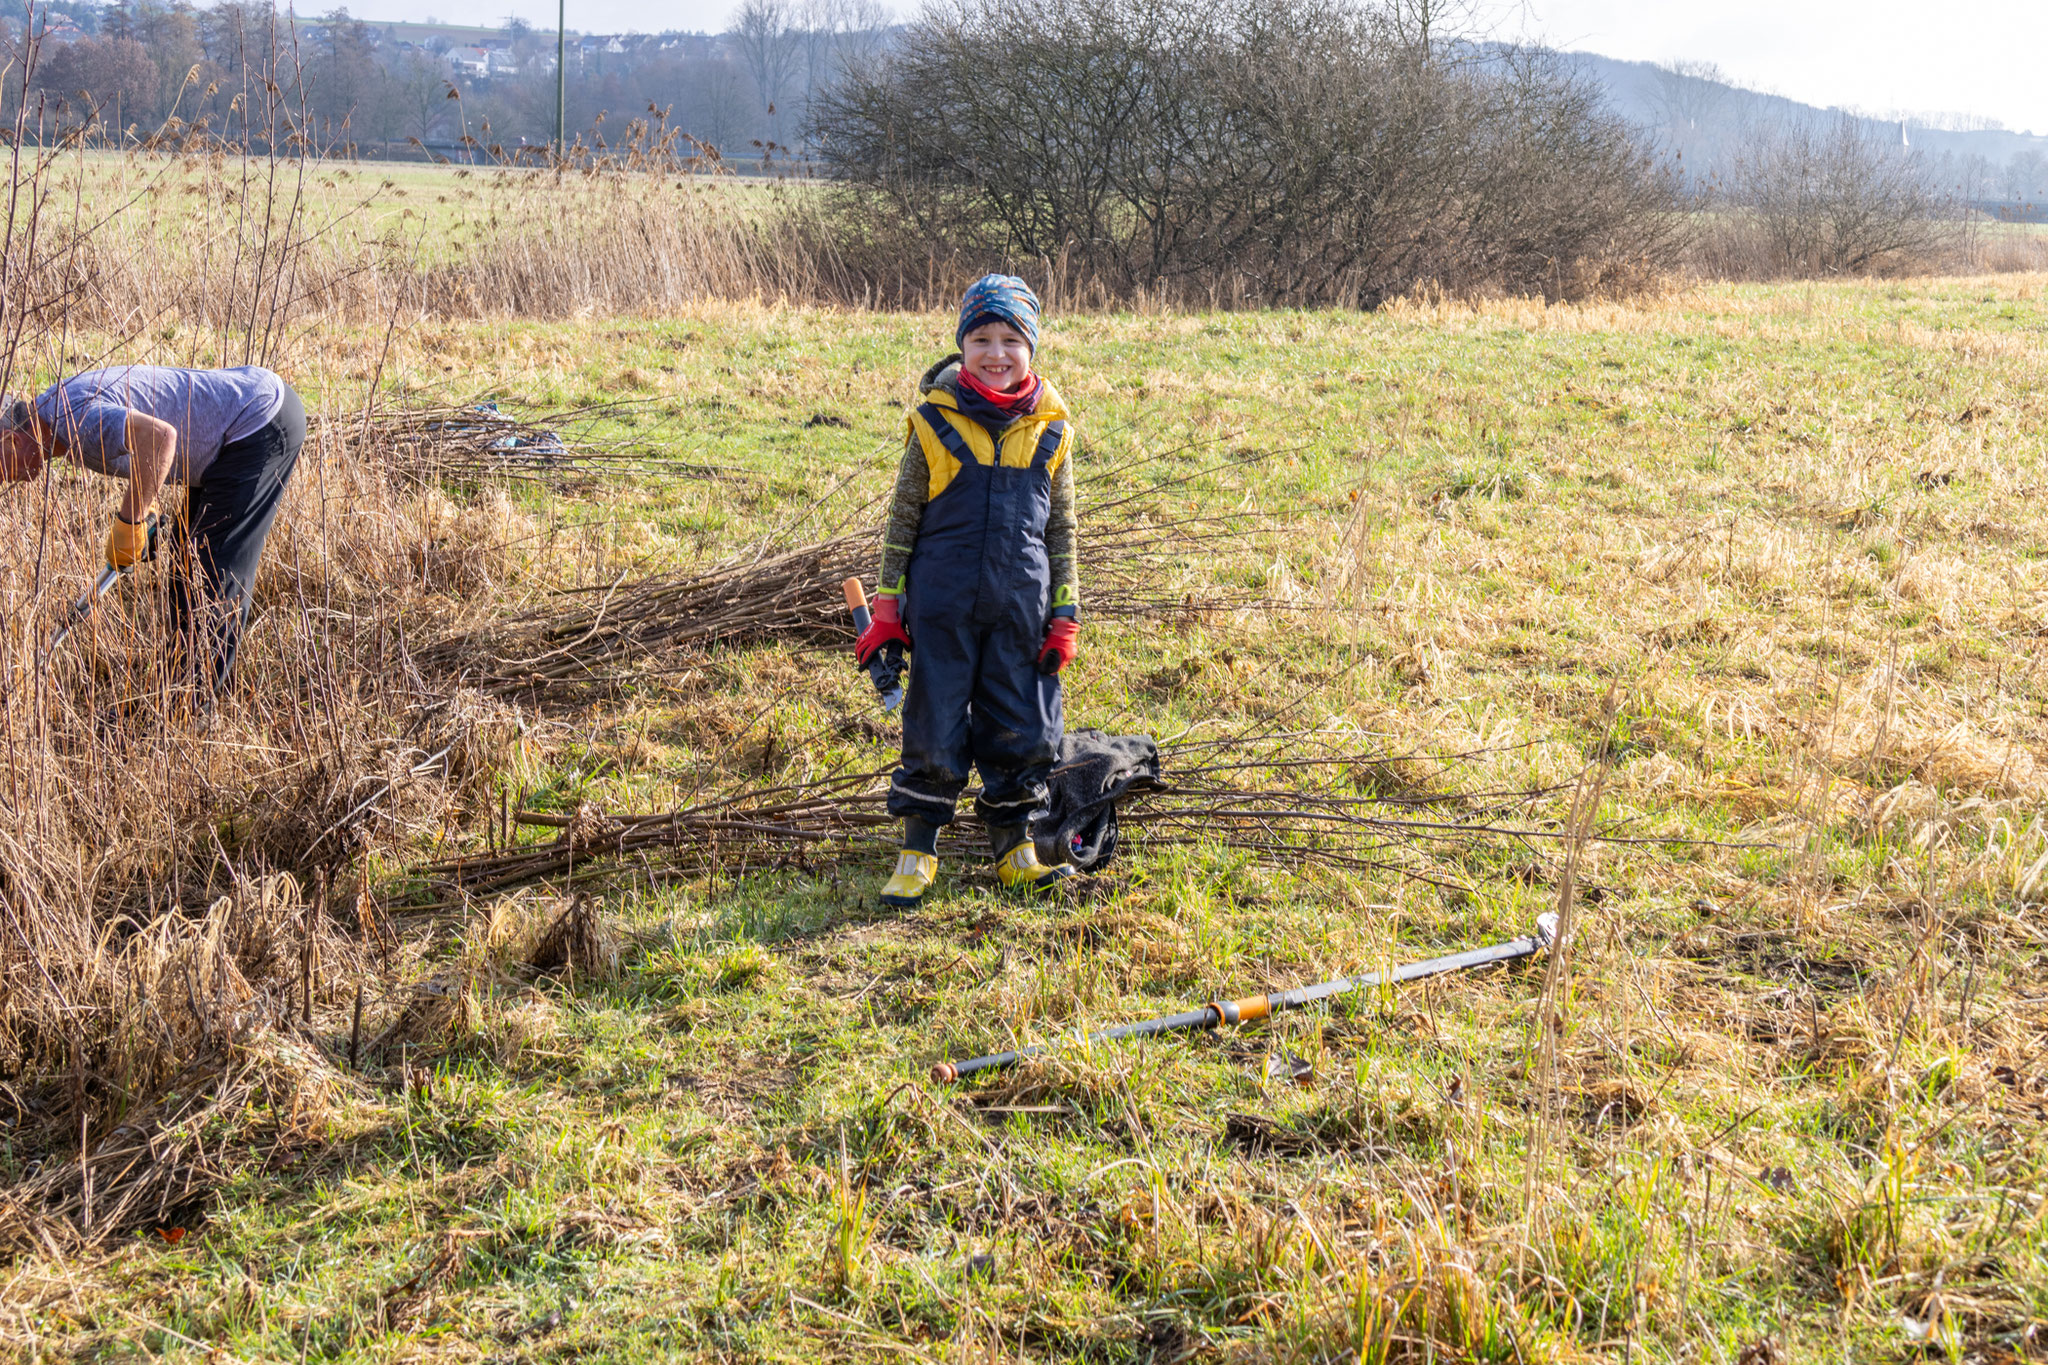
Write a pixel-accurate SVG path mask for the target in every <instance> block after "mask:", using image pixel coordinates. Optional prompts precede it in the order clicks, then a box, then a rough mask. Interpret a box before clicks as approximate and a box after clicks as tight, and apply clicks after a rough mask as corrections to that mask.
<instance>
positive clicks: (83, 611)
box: [43, 565, 126, 664]
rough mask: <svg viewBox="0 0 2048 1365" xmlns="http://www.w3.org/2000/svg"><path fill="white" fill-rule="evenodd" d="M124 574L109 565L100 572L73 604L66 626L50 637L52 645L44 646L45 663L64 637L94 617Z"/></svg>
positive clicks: (66, 617) (65, 616)
mask: <svg viewBox="0 0 2048 1365" xmlns="http://www.w3.org/2000/svg"><path fill="white" fill-rule="evenodd" d="M124 572H126V571H125V570H122V569H117V568H114V567H113V566H112V565H108V566H107V567H106V568H104V569H101V570H100V576H99V577H98V578H95V579H94V580H93V582H92V586H91V587H90V588H87V589H86V591H85V595H84V596H83V597H80V598H79V599H78V600H77V601H76V602H73V603H72V604H71V610H70V611H68V612H66V613H65V615H64V624H63V625H61V626H59V627H57V633H56V634H54V635H52V636H51V637H50V643H49V644H47V645H44V646H43V662H44V663H46V664H47V663H48V662H49V661H50V656H51V655H52V654H55V653H56V652H57V646H58V645H61V644H63V643H64V637H65V636H67V635H69V634H71V632H72V631H74V630H76V629H78V624H79V622H81V621H83V620H85V618H86V617H88V616H90V615H92V609H93V608H94V607H96V606H98V605H99V604H100V599H101V598H102V597H105V596H106V595H107V593H108V591H109V590H110V589H111V588H112V587H113V586H114V584H116V583H117V582H119V581H120V579H121V575H122V574H123V573H124Z"/></svg>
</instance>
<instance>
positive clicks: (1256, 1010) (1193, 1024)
mask: <svg viewBox="0 0 2048 1365" xmlns="http://www.w3.org/2000/svg"><path fill="white" fill-rule="evenodd" d="M1556 937H1557V916H1556V915H1555V914H1550V913H1545V914H1542V915H1539V916H1537V917H1536V932H1535V933H1533V934H1530V935H1528V936H1526V937H1524V938H1516V939H1510V940H1508V941H1507V942H1506V943H1496V944H1493V945H1492V946H1491V947H1486V948H1469V949H1467V950H1466V951H1464V952H1462V953H1451V954H1449V955H1448V956H1445V957H1432V958H1429V959H1428V960H1427V961H1423V962H1411V963H1409V964H1408V965H1407V966H1405V967H1396V968H1394V969H1393V970H1392V971H1390V972H1384V973H1382V972H1367V973H1365V974H1364V975H1363V976H1340V977H1337V978H1335V979H1334V980H1331V981H1325V982H1322V983H1321V984H1319V985H1314V986H1297V987H1296V988H1295V989H1293V990H1291V991H1275V992H1273V993H1272V994H1270V995H1253V996H1247V997H1246V998H1245V999H1243V1000H1212V1001H1210V1002H1209V1003H1208V1004H1206V1005H1204V1006H1202V1007H1201V1008H1200V1009H1194V1010H1187V1011H1185V1012H1183V1013H1180V1014H1168V1015H1162V1016H1161V1017H1159V1018H1157V1019H1146V1020H1144V1021H1142V1022H1140V1023H1136V1024H1119V1025H1117V1026H1116V1027H1115V1028H1106V1029H1099V1030H1097V1031H1096V1032H1094V1033H1090V1034H1088V1035H1087V1036H1086V1037H1085V1038H1084V1039H1083V1040H1082V1041H1083V1042H1084V1043H1086V1044H1087V1045H1089V1046H1091V1047H1092V1046H1093V1045H1094V1044H1096V1043H1113V1042H1118V1041H1120V1040H1122V1039H1125V1038H1149V1037H1151V1036H1153V1035H1154V1034H1158V1033H1179V1032H1186V1031H1189V1030H1193V1029H1203V1030H1208V1029H1217V1028H1221V1027H1223V1026H1224V1025H1225V1024H1248V1023H1250V1022H1251V1021H1252V1020H1254V1019H1264V1018H1266V1017H1267V1016H1268V1015H1274V1014H1279V1013H1281V1012H1283V1011H1285V1010H1298V1009H1302V1008H1305V1007H1306V1006H1309V1005H1313V1004H1318V1003H1320V1002H1322V1001H1324V1000H1330V999H1334V998H1335V997H1337V996H1340V995H1349V994H1351V993H1352V992H1353V991H1364V990H1371V989H1372V988H1373V987H1375V986H1390V985H1393V984H1395V983H1397V982H1402V981H1417V980H1420V979H1421V978H1423V977H1425V976H1442V975H1443V974H1444V973H1446V972H1461V971H1466V970H1468V969H1470V968H1473V967H1484V966H1487V965H1489V964H1491V963H1495V962H1513V961H1515V960H1516V959H1518V958H1524V957H1534V956H1536V954H1538V953H1540V952H1543V951H1545V950H1546V949H1548V948H1549V947H1550V946H1551V944H1552V942H1553V941H1554V940H1555V939H1556ZM1057 1046H1058V1044H1056V1043H1047V1044H1044V1045H1042V1046H1039V1047H1027V1048H1020V1049H1018V1050H1017V1051H1015V1052H998V1053H996V1054H994V1055H993V1056H989V1057H972V1058H969V1059H968V1060H966V1061H962V1062H940V1063H939V1064H938V1065H937V1066H934V1067H933V1068H932V1080H933V1081H935V1082H937V1083H939V1084H941V1085H944V1084H946V1083H948V1082H951V1081H957V1080H959V1079H960V1078H961V1077H963V1076H971V1075H973V1074H974V1073H975V1072H977V1071H1000V1070H1002V1069H1004V1068H1005V1067H1012V1066H1015V1065H1017V1064H1018V1063H1019V1062H1028V1061H1030V1060H1031V1059H1032V1058H1034V1057H1043V1056H1045V1055H1046V1054H1047V1053H1048V1052H1051V1051H1053V1050H1054V1049H1055V1048H1056V1047H1057Z"/></svg>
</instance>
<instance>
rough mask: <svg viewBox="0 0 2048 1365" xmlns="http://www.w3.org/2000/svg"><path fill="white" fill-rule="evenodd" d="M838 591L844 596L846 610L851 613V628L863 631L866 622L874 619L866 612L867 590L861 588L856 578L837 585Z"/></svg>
mask: <svg viewBox="0 0 2048 1365" xmlns="http://www.w3.org/2000/svg"><path fill="white" fill-rule="evenodd" d="M839 590H840V591H841V592H843V593H845V594H846V609H847V610H848V611H850V612H852V613H853V628H854V629H855V630H857V631H865V630H866V629H867V628H868V622H869V621H871V620H873V619H874V618H873V617H872V616H871V615H870V614H869V612H868V594H867V590H866V589H865V588H863V587H861V585H860V580H859V579H858V578H849V579H847V580H846V581H845V582H844V583H841V584H840V585H839Z"/></svg>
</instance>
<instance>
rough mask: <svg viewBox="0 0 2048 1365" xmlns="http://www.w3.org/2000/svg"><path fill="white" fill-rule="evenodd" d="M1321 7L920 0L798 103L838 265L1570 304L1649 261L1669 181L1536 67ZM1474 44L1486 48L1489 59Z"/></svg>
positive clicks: (1607, 121)
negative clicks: (895, 30)
mask: <svg viewBox="0 0 2048 1365" xmlns="http://www.w3.org/2000/svg"><path fill="white" fill-rule="evenodd" d="M1400 18H1401V16H1399V15H1396V14H1393V13H1391V12H1375V11H1369V10H1362V9H1359V8H1356V7H1354V6H1352V5H1349V4H1346V3H1342V0H1231V3H1228V4H1224V5H1220V6H1219V5H1212V4H1203V3H1196V2H1195V0H1108V2H1107V3H1089V2H1088V0H1025V3H1024V6H1023V8H1022V9H1021V10H1017V9H1012V10H1007V11H1004V12H1003V13H1002V14H1001V15H996V14H995V13H993V12H989V11H984V10H970V9H965V8H957V9H956V8H948V7H939V6H935V7H933V8H931V9H928V10H927V11H926V12H925V13H924V14H923V16H922V17H921V18H919V19H918V20H917V21H916V22H915V23H914V24H913V25H912V27H911V32H910V33H909V35H908V36H907V37H906V39H905V40H904V42H903V43H901V44H900V45H899V46H898V48H897V49H896V50H895V51H894V52H893V53H892V54H890V55H889V56H887V57H885V58H883V59H881V60H879V61H877V62H874V63H871V64H869V65H868V66H867V67H865V68H862V69H856V70H854V71H851V72H850V73H849V74H848V76H847V77H846V78H845V79H844V80H842V81H841V82H840V84H839V85H838V86H837V87H836V88H835V89H834V90H833V91H832V92H830V93H828V94H827V95H826V96H824V97H823V98H821V99H820V100H819V101H818V103H817V104H816V105H815V106H814V120H815V121H814V129H813V135H814V139H815V141H816V142H817V144H818V146H819V147H820V154H821V157H822V159H823V162H824V164H825V165H826V166H827V168H828V169H829V170H830V172H831V173H832V174H833V176H834V177H835V179H836V181H837V187H838V191H837V199H836V204H835V207H836V209H837V214H836V220H835V221H836V224H837V225H838V227H839V229H840V231H841V234H842V240H843V241H844V243H845V251H846V256H847V258H848V260H849V261H850V262H851V263H852V266H851V268H853V269H855V270H856V272H858V273H861V274H863V275H864V277H865V278H867V279H869V280H870V281H872V282H873V284H874V286H875V288H876V289H877V290H879V291H880V292H882V293H884V294H887V293H889V292H890V291H891V290H892V289H894V288H900V286H901V283H902V272H903V269H904V262H905V260H906V259H907V260H908V261H909V262H910V268H911V269H912V270H916V269H917V268H918V266H919V265H920V264H924V265H926V266H927V267H928V268H930V269H943V268H948V267H951V268H953V269H956V270H959V271H960V272H961V273H965V272H966V271H968V270H973V269H978V268H982V267H983V266H985V265H991V264H998V263H1004V262H1009V263H1020V264H1035V265H1036V267H1037V268H1038V270H1039V271H1040V272H1041V273H1043V274H1046V275H1049V276H1053V277H1056V278H1057V279H1059V280H1060V281H1062V282H1064V283H1065V284H1066V285H1067V287H1068V289H1069V297H1070V299H1071V298H1072V297H1073V295H1074V294H1076V293H1078V294H1080V295H1081V296H1082V297H1087V296H1090V295H1094V296H1100V297H1104V298H1111V299H1128V298H1133V297H1137V296H1140V295H1147V296H1152V297H1155V298H1160V299H1164V300H1167V301H1172V300H1182V299H1184V300H1193V301H1202V302H1239V301H1242V302H1263V303H1302V304H1327V303H1357V304H1364V305H1368V306H1370V305H1375V304H1377V303H1379V302H1381V301H1383V300H1385V299H1387V298H1391V297H1394V296H1397V295H1400V294H1404V293H1407V292H1410V291H1412V290H1415V289H1417V288H1419V287H1425V286H1433V287H1435V288H1438V289H1441V290H1445V291H1451V292H1458V293H1477V292H1493V291H1506V292H1514V293H1524V294H1540V295H1542V296H1544V297H1546V298H1561V297H1573V296H1579V295H1583V294H1586V293H1589V292H1591V291H1593V290H1596V289H1600V288H1603V287H1611V286H1614V285H1616V284H1618V283H1622V282H1624V281H1633V280H1635V279H1638V278H1640V276H1641V275H1642V273H1644V272H1645V271H1647V270H1654V269H1657V268H1659V267H1660V266H1661V265H1662V264H1663V263H1664V262H1665V261H1666V260H1667V259H1668V258H1669V256H1670V251H1671V248H1672V246H1673V244H1674V242H1675V238H1676V233H1677V220H1676V216H1675V214H1674V213H1673V212H1672V210H1673V208H1674V201H1673V198H1672V193H1671V190H1670V187H1669V185H1668V184H1667V183H1666V182H1665V180H1664V179H1663V177H1662V176H1661V175H1660V174H1658V173H1657V171H1656V170H1655V168H1654V167H1653V166H1652V165H1651V164H1650V163H1649V161H1648V159H1647V158H1646V157H1645V155H1644V154H1643V152H1642V151H1641V150H1640V149H1639V148H1638V147H1637V146H1636V144H1635V142H1634V140H1633V138H1632V137H1631V135H1630V134H1629V133H1628V131H1627V130H1626V129H1624V128H1623V127H1622V126H1621V124H1620V123H1619V122H1618V121H1617V120H1615V119H1614V118H1612V117H1611V116H1609V115H1608V114H1607V113H1605V112H1604V111H1603V109H1602V108H1601V107H1600V105H1599V103H1598V101H1597V99H1596V98H1595V96H1594V94H1593V93H1592V92H1591V91H1590V90H1589V89H1588V88H1587V87H1585V86H1584V85H1582V84H1581V83H1580V82H1579V81H1577V80H1576V79H1575V78H1574V77H1572V76H1571V75H1570V74H1568V73H1567V72H1565V71H1564V70H1563V69H1562V68H1560V67H1558V66H1556V65H1554V64H1553V63H1551V62H1550V61H1548V60H1547V59H1542V58H1538V57H1534V56H1529V55H1524V54H1514V53H1506V54H1500V53H1494V52H1492V50H1490V49H1488V50H1485V52H1484V53H1482V50H1480V49H1476V48H1473V47H1470V46H1460V45H1458V44H1454V43H1449V42H1447V41H1445V39H1444V38H1443V36H1442V35H1435V36H1434V37H1426V38H1424V39H1421V40H1417V39H1416V38H1415V37H1414V36H1413V35H1412V33H1411V31H1410V30H1411V29H1412V26H1410V25H1403V24H1401V23H1399V22H1397V21H1398V20H1399V19H1400ZM1488 54H1490V55H1488Z"/></svg>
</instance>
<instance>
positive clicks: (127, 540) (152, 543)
mask: <svg viewBox="0 0 2048 1365" xmlns="http://www.w3.org/2000/svg"><path fill="white" fill-rule="evenodd" d="M155 550H156V512H155V511H154V510H151V511H149V512H146V513H144V514H143V517H142V520H141V521H139V522H133V521H123V520H122V519H121V514H120V513H118V512H116V513H115V514H114V524H113V525H112V526H110V527H109V528H107V567H108V568H110V569H132V568H134V567H135V566H136V565H137V564H140V563H141V562H142V561H143V560H145V559H148V558H149V557H150V555H151V554H153V553H154V552H155Z"/></svg>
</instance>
